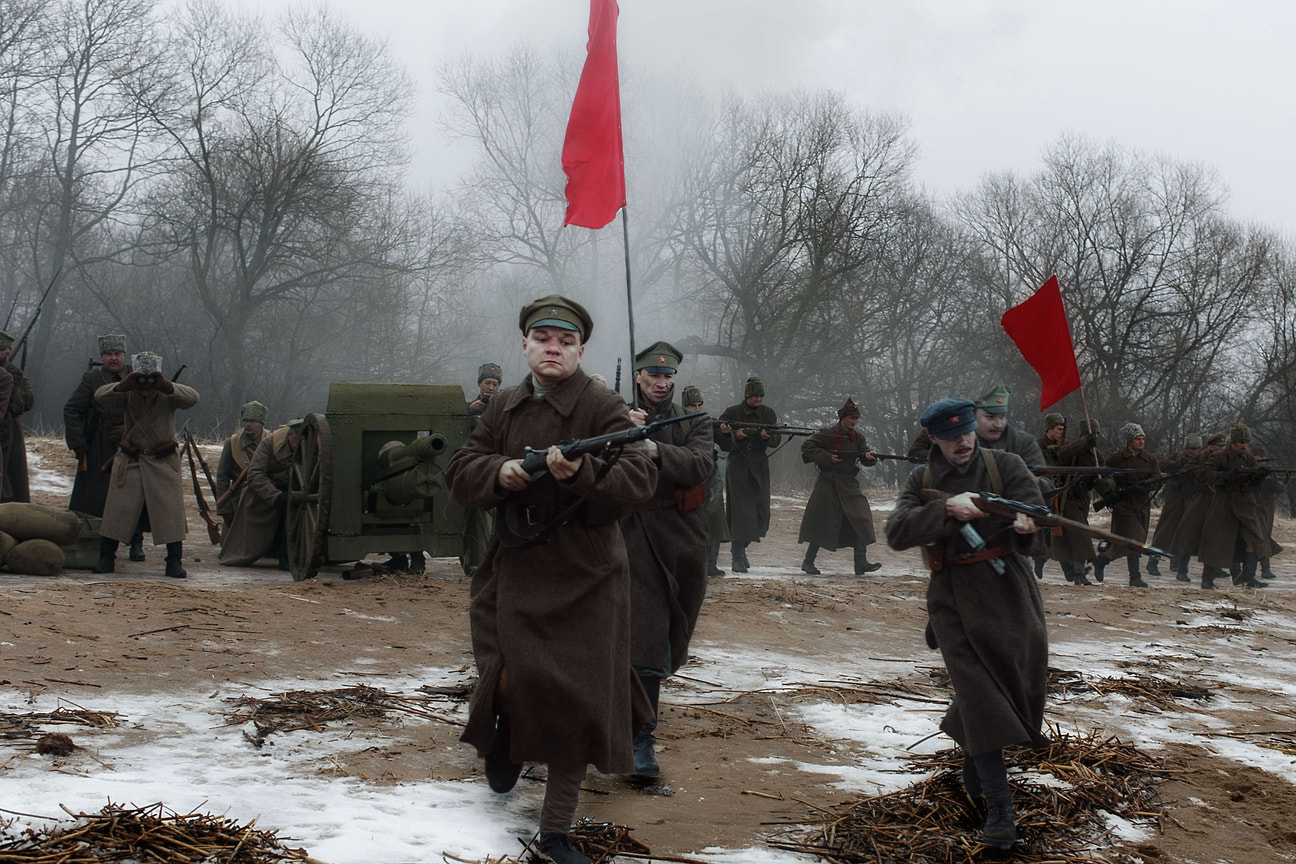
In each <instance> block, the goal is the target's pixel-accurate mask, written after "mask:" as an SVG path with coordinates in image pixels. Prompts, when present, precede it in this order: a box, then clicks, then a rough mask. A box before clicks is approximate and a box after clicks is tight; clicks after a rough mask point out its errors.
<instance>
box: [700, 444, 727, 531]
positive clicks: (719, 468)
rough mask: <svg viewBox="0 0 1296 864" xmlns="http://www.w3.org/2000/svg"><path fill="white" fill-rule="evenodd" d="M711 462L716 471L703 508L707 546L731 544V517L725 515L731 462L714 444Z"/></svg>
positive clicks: (709, 480)
mask: <svg viewBox="0 0 1296 864" xmlns="http://www.w3.org/2000/svg"><path fill="white" fill-rule="evenodd" d="M714 428H715V424H712V430H713V432H714ZM711 460H712V462H714V463H715V470H714V471H712V472H711V476H710V477H708V478H707V493H706V504H704V505H703V507H702V515H703V517H704V518H705V519H706V528H707V544H708V545H711V546H715V545H717V544H719V543H728V542H729V517H728V515H726V514H725V501H724V494H725V493H724V489H725V472H726V469H727V467H728V464H727V463H728V462H729V460H728V458H726V457H725V456H724V451H722V450H721V449H720V447H719V445H717V444H715V443H714V442H713V443H712V445H711Z"/></svg>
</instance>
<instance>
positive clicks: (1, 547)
mask: <svg viewBox="0 0 1296 864" xmlns="http://www.w3.org/2000/svg"><path fill="white" fill-rule="evenodd" d="M17 545H18V541H17V540H16V539H14V536H13V535H12V534H6V533H4V532H3V531H0V564H3V563H4V559H5V556H6V555H8V554H9V550H10V549H12V548H13V547H15V546H17Z"/></svg>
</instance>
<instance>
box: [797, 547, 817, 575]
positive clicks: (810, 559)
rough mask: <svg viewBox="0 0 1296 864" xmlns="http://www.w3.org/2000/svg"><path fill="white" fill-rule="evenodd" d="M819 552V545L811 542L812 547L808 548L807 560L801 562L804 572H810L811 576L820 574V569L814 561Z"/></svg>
mask: <svg viewBox="0 0 1296 864" xmlns="http://www.w3.org/2000/svg"><path fill="white" fill-rule="evenodd" d="M818 554H819V547H818V546H816V545H815V544H813V543H811V544H810V547H809V548H808V549H806V554H805V560H804V561H802V562H801V572H802V573H809V574H810V575H811V576H818V575H820V570H819V568H818V567H816V566H815V563H814V559H815V556H816V555H818Z"/></svg>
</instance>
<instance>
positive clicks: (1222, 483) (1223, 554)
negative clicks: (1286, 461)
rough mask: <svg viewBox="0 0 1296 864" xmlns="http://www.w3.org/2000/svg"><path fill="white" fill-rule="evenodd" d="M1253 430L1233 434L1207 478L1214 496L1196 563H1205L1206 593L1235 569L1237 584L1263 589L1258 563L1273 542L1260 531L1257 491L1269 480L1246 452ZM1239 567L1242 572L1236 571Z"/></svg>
mask: <svg viewBox="0 0 1296 864" xmlns="http://www.w3.org/2000/svg"><path fill="white" fill-rule="evenodd" d="M1250 440H1251V430H1250V429H1249V428H1247V426H1246V424H1243V423H1238V424H1237V425H1235V426H1234V427H1233V428H1232V429H1230V430H1229V443H1228V446H1227V447H1225V448H1224V449H1223V450H1221V451H1219V452H1218V453H1215V454H1213V455H1212V456H1211V457H1210V459H1209V460H1208V462H1207V467H1206V469H1205V471H1204V472H1203V473H1204V474H1205V475H1206V482H1207V483H1208V484H1209V485H1210V487H1211V489H1212V490H1214V494H1213V495H1212V496H1211V499H1210V507H1209V509H1208V510H1207V513H1206V521H1205V523H1204V525H1203V526H1202V534H1201V546H1200V547H1199V554H1198V560H1200V561H1201V562H1202V566H1203V570H1202V587H1203V588H1214V587H1215V580H1216V579H1218V578H1219V577H1221V576H1223V575H1224V574H1225V571H1228V570H1230V569H1233V570H1234V571H1235V573H1236V574H1237V575H1235V576H1234V577H1233V584H1235V585H1245V586H1246V587H1248V588H1264V587H1266V586H1265V584H1264V583H1263V582H1261V581H1260V580H1259V579H1257V578H1256V575H1255V573H1256V562H1257V560H1258V558H1259V556H1260V554H1261V553H1265V554H1267V552H1268V549H1269V539H1268V537H1267V536H1265V535H1264V534H1263V533H1262V531H1261V528H1260V515H1259V511H1258V509H1257V507H1256V497H1255V487H1256V486H1257V485H1258V484H1259V483H1260V482H1262V481H1263V480H1264V479H1265V478H1266V477H1268V476H1269V474H1270V471H1269V469H1268V468H1263V467H1259V463H1258V462H1257V461H1256V457H1255V455H1254V454H1252V453H1250V452H1249V451H1248V450H1247V444H1248V442H1249V441H1250ZM1235 564H1240V565H1241V566H1240V567H1237V568H1234V565H1235Z"/></svg>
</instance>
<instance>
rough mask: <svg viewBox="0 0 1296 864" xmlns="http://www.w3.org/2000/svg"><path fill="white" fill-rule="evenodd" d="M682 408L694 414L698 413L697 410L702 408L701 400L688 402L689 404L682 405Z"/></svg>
mask: <svg viewBox="0 0 1296 864" xmlns="http://www.w3.org/2000/svg"><path fill="white" fill-rule="evenodd" d="M684 410H685V411H687V412H688V413H690V414H696V413H698V412H699V411H701V410H702V403H701V402H690V403H689V404H687V405H685V406H684Z"/></svg>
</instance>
